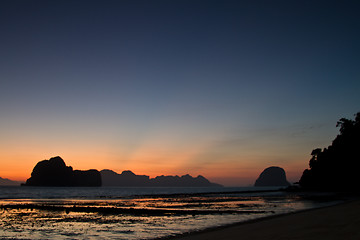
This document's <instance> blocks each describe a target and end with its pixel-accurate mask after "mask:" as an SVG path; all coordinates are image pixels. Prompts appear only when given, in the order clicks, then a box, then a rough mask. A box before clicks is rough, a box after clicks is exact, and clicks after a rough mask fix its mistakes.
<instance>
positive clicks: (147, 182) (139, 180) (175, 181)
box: [100, 169, 221, 187]
mask: <svg viewBox="0 0 360 240" xmlns="http://www.w3.org/2000/svg"><path fill="white" fill-rule="evenodd" d="M100 173H101V177H102V181H103V186H123V187H221V185H220V184H216V183H211V182H210V181H209V180H207V179H206V178H204V177H203V176H198V177H196V178H194V177H192V176H190V175H188V174H187V175H184V176H181V177H179V176H164V175H162V176H158V177H155V178H150V177H149V176H146V175H136V174H134V173H133V172H131V171H123V172H122V173H121V174H118V173H116V172H114V171H112V170H108V169H105V170H102V171H100Z"/></svg>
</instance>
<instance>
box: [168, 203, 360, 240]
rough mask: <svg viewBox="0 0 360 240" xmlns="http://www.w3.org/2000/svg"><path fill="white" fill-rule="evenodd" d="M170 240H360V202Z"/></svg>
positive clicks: (209, 230) (275, 217) (205, 231)
mask: <svg viewBox="0 0 360 240" xmlns="http://www.w3.org/2000/svg"><path fill="white" fill-rule="evenodd" d="M169 239H177V240H205V239H206V240H209V239H228V240H232V239H234V240H235V239H241V240H264V239H266V240H271V239H274V240H275V239H276V240H285V239H286V240H288V239H306V240H312V239H314V240H319V239H326V240H331V239H334V240H335V239H336V240H340V239H341V240H343V239H354V240H355V239H357V240H358V239H360V200H357V201H351V202H346V203H342V204H339V205H336V206H331V207H325V208H320V209H313V210H306V211H302V212H297V213H291V214H286V215H281V216H274V217H270V218H265V219H260V220H256V221H252V222H246V223H240V224H237V225H232V226H228V227H223V228H216V229H208V230H204V231H201V232H195V233H190V234H185V235H182V236H178V237H173V238H169Z"/></svg>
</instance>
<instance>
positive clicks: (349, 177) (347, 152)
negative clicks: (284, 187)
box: [299, 112, 360, 191]
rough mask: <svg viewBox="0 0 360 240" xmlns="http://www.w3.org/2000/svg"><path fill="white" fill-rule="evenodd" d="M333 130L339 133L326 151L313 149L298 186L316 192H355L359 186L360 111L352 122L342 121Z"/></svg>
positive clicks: (342, 119) (344, 119)
mask: <svg viewBox="0 0 360 240" xmlns="http://www.w3.org/2000/svg"><path fill="white" fill-rule="evenodd" d="M336 127H340V134H339V135H337V136H336V138H335V139H334V140H333V142H332V144H331V145H330V146H329V147H328V148H324V149H323V150H321V149H320V148H317V149H314V150H313V151H312V152H311V155H312V157H311V159H310V161H309V167H310V169H305V171H304V172H303V175H302V176H301V179H300V181H299V184H300V186H301V187H303V188H311V189H316V190H346V191H348V190H350V191H353V190H355V189H358V186H359V184H360V178H359V176H358V174H359V166H360V112H358V113H357V114H355V120H349V119H346V118H341V119H340V120H339V121H338V122H337V124H336Z"/></svg>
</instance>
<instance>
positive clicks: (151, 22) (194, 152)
mask: <svg viewBox="0 0 360 240" xmlns="http://www.w3.org/2000/svg"><path fill="white" fill-rule="evenodd" d="M359 13H360V1H289V0H286V1H285V0H284V1H254V0H249V1H241V0H239V1H220V0H219V1H203V0H201V1H198V0H191V1H190V0H189V1H188V0H168V1H156V0H146V1H145V0H144V1H137V0H129V1H100V0H99V1H87V0H86V1H85V0H84V1H77V0H73V1H69V0H68V1H67V0H65V1H64V0H61V1H35V0H33V1H32V0H24V1H19V0H3V1H0V146H1V147H0V177H3V178H10V179H13V180H22V181H24V180H26V179H27V178H29V177H30V174H31V171H32V169H33V167H34V166H35V164H36V163H37V162H38V161H40V160H44V159H49V158H51V157H54V156H61V157H62V158H63V159H64V160H65V162H66V164H67V165H70V166H72V167H73V168H74V169H82V170H86V169H90V168H95V169H98V170H101V169H112V170H114V171H117V172H122V171H123V170H132V171H133V172H134V173H136V174H146V175H150V176H151V177H154V176H157V175H161V174H164V175H184V174H186V173H189V174H191V175H193V176H197V175H199V174H200V175H203V176H205V177H207V178H208V179H210V180H211V181H214V182H217V183H221V184H224V185H231V186H246V185H250V184H253V183H254V181H255V179H256V178H257V177H258V175H259V174H260V173H261V171H262V170H263V169H265V168H267V167H269V166H280V167H283V168H284V169H285V171H286V172H287V175H288V179H289V181H292V182H294V181H297V180H299V177H300V176H301V174H302V171H303V170H304V169H305V168H307V166H308V161H309V158H310V153H311V151H312V149H314V148H318V147H320V148H323V147H327V146H328V145H330V144H331V141H332V140H333V139H334V138H335V136H336V135H337V134H338V129H337V128H336V122H337V121H338V120H339V119H340V118H342V117H346V118H353V115H354V114H355V113H356V112H358V111H360V17H359Z"/></svg>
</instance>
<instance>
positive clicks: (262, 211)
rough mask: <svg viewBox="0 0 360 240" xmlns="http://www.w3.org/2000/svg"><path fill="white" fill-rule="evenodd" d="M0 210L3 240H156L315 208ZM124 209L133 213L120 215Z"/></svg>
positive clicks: (240, 203)
mask: <svg viewBox="0 0 360 240" xmlns="http://www.w3.org/2000/svg"><path fill="white" fill-rule="evenodd" d="M0 206H1V208H0V219H1V221H0V236H1V237H3V238H24V239H44V238H56V239H68V238H77V237H80V236H81V237H82V238H83V237H84V236H85V237H86V238H90V239H91V238H94V239H95V238H96V239H114V238H126V239H139V238H141V239H152V238H156V237H163V236H169V235H176V234H180V233H184V232H189V231H194V230H199V229H204V228H208V227H215V226H221V225H226V224H231V223H235V222H241V221H246V220H250V219H255V218H259V217H264V216H269V215H273V214H281V213H286V212H291V211H296V210H300V209H306V208H311V207H314V206H315V205H314V204H313V203H311V202H309V201H304V200H302V199H299V198H298V197H294V196H287V197H284V196H279V197H277V196H272V197H263V196H255V197H254V196H252V197H248V196H236V195H230V196H224V195H210V196H176V197H167V196H163V197H137V198H136V197H135V198H131V197H128V198H122V199H115V200H102V199H100V200H79V199H65V200H62V199H39V200H36V199H11V200H1V201H0ZM104 209H105V210H109V211H105V210H104ZM123 209H125V210H130V211H127V212H125V213H121V211H122V210H123ZM131 210H134V212H131ZM135 210H140V212H139V211H138V212H136V211H135ZM142 210H149V212H141V211H142ZM188 211H189V212H188ZM191 211H193V212H191Z"/></svg>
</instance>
